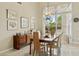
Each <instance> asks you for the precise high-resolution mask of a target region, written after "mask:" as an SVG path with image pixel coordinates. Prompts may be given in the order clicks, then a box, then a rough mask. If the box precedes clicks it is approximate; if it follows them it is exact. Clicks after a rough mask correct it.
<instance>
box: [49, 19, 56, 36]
mask: <svg viewBox="0 0 79 59" xmlns="http://www.w3.org/2000/svg"><path fill="white" fill-rule="evenodd" d="M49 28H50V32H51V35H53V34H54V33H55V23H54V22H52V20H51V21H50V23H49Z"/></svg>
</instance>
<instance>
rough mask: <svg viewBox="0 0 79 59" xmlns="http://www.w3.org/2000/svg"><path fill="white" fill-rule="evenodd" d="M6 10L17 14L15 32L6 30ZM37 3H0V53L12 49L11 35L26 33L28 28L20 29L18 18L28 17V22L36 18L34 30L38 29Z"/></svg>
mask: <svg viewBox="0 0 79 59" xmlns="http://www.w3.org/2000/svg"><path fill="white" fill-rule="evenodd" d="M6 9H10V10H14V11H15V12H16V14H17V17H16V19H15V20H17V22H18V28H17V29H16V30H11V31H10V30H9V31H8V30H7V20H9V19H7V18H6ZM38 13H40V12H39V3H34V2H33V3H30V2H28V3H23V4H22V5H19V4H17V3H16V2H0V51H2V50H6V49H9V48H12V47H13V38H12V37H13V35H15V34H16V33H17V32H20V33H22V32H24V31H26V32H27V31H28V30H29V28H25V29H21V28H20V17H21V16H23V17H28V18H29V20H30V18H31V17H35V18H36V20H35V21H36V24H37V25H36V29H38V28H39V26H38V25H39V23H37V22H38V21H39V18H40V17H39V14H38Z"/></svg>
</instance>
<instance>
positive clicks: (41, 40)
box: [29, 33, 62, 55]
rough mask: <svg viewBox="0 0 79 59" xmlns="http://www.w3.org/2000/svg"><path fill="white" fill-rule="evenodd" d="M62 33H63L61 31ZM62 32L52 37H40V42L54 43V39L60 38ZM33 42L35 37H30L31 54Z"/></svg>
mask: <svg viewBox="0 0 79 59" xmlns="http://www.w3.org/2000/svg"><path fill="white" fill-rule="evenodd" d="M61 34H62V33H61ZM61 34H59V35H57V36H55V37H51V38H41V39H39V41H40V42H43V43H52V42H53V41H55V40H56V39H57V38H58V39H59V37H60V36H61ZM32 42H33V38H31V39H30V52H29V54H30V55H31V51H32V50H31V49H32ZM50 54H51V52H50Z"/></svg>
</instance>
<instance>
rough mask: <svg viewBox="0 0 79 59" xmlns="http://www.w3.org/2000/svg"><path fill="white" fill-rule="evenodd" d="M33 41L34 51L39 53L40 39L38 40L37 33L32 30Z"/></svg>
mask: <svg viewBox="0 0 79 59" xmlns="http://www.w3.org/2000/svg"><path fill="white" fill-rule="evenodd" d="M33 42H34V49H35V51H36V53H39V54H40V51H41V50H40V41H39V33H38V32H33Z"/></svg>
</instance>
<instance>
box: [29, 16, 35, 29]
mask: <svg viewBox="0 0 79 59" xmlns="http://www.w3.org/2000/svg"><path fill="white" fill-rule="evenodd" d="M34 28H35V17H31V20H30V29H34Z"/></svg>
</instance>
